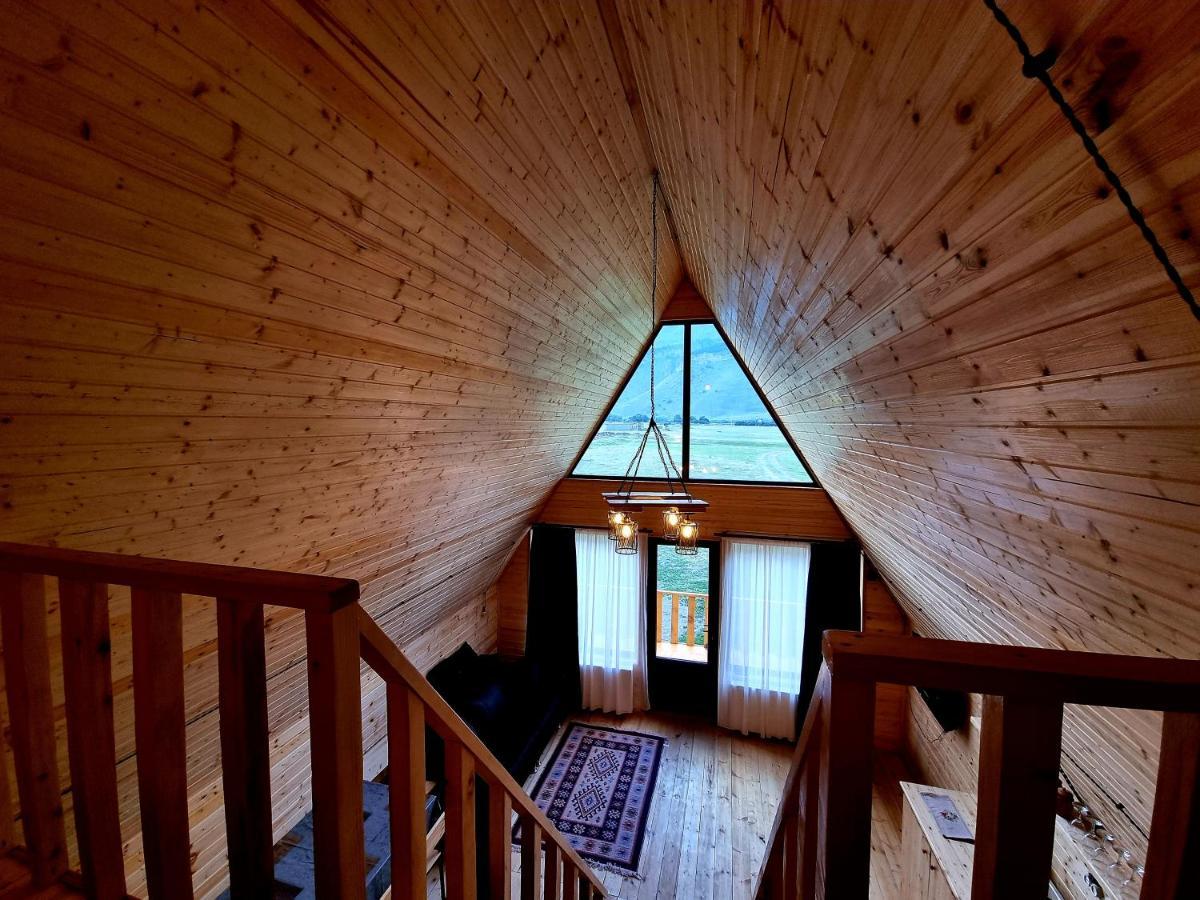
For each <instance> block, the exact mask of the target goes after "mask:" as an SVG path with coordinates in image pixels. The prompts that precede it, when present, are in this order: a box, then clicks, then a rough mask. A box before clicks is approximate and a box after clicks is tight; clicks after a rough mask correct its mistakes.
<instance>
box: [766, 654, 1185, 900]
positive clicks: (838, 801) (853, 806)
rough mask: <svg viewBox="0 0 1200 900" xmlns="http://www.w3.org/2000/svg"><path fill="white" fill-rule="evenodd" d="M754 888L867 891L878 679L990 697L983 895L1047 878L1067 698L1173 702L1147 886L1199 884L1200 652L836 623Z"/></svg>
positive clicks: (1173, 892) (1163, 890) (983, 778)
mask: <svg viewBox="0 0 1200 900" xmlns="http://www.w3.org/2000/svg"><path fill="white" fill-rule="evenodd" d="M822 650H823V656H824V663H823V665H822V667H821V675H820V678H819V680H818V683H817V687H816V689H815V690H814V693H813V697H812V701H811V703H810V705H809V708H808V712H807V714H806V717H805V722H804V727H803V728H802V729H801V732H800V737H799V739H798V741H797V744H796V750H795V753H794V754H793V758H792V765H791V768H790V770H789V772H788V777H787V779H786V781H785V784H784V792H783V798H782V800H781V802H780V805H779V807H778V809H777V810H776V815H775V821H774V823H773V825H772V828H771V834H770V837H769V839H768V842H767V852H766V854H765V856H764V858H763V862H762V866H761V868H760V871H759V877H758V881H757V888H756V891H755V896H756V897H759V898H769V900H775V898H783V900H793V898H805V900H810V898H831V897H837V898H839V900H841V898H845V900H856V898H866V896H867V892H868V886H869V868H870V852H871V849H870V823H871V752H872V744H873V730H874V716H873V715H872V713H871V712H870V711H871V710H873V709H874V700H875V686H876V684H877V683H887V684H901V685H913V686H921V687H940V688H949V689H955V690H961V691H967V692H971V693H981V694H984V695H985V698H984V711H983V723H982V733H981V740H980V747H981V750H980V763H979V788H978V797H979V812H978V817H977V828H976V831H977V833H976V838H975V856H974V859H975V862H974V867H973V872H972V894H971V895H972V898H973V900H991V898H999V897H1026V896H1035V895H1040V894H1038V891H1039V890H1040V891H1044V889H1045V885H1046V882H1047V880H1048V879H1049V872H1050V863H1051V856H1052V851H1053V837H1054V824H1053V816H1054V801H1055V791H1056V789H1057V786H1058V781H1057V771H1058V759H1059V753H1060V747H1061V733H1062V710H1063V705H1064V704H1065V703H1073V704H1082V705H1094V706H1120V707H1127V708H1136V709H1150V710H1162V711H1164V712H1165V715H1164V719H1163V736H1162V747H1161V753H1160V758H1159V773H1158V784H1157V787H1156V791H1155V801H1154V814H1153V819H1152V823H1151V830H1150V848H1149V852H1148V856H1147V861H1146V879H1145V882H1144V885H1143V889H1142V896H1143V897H1148V898H1183V897H1193V896H1200V876H1198V875H1197V874H1196V873H1195V871H1194V870H1193V869H1192V868H1189V861H1190V860H1192V859H1194V858H1195V857H1196V856H1197V854H1200V660H1180V659H1160V658H1137V657H1125V656H1115V655H1110V654H1098V653H1080V652H1072V651H1065V650H1049V649H1045V648H1032V647H1006V646H999V645H994V644H972V643H966V642H961V641H940V640H932V639H923V638H914V637H895V636H890V635H874V634H859V633H855V632H839V631H829V632H826V633H825V635H824V640H823V643H822Z"/></svg>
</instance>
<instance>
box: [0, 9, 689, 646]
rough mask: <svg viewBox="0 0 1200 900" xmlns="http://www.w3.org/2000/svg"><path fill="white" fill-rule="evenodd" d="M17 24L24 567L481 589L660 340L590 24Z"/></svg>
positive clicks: (609, 70)
mask: <svg viewBox="0 0 1200 900" xmlns="http://www.w3.org/2000/svg"><path fill="white" fill-rule="evenodd" d="M516 6H521V4H516ZM3 14H4V16H5V21H6V26H5V28H4V29H3V36H2V37H0V53H2V55H0V65H2V66H3V84H4V94H3V100H4V102H3V110H2V111H3V120H2V121H3V140H2V142H0V153H2V154H3V156H2V158H0V162H2V164H3V170H2V172H3V174H2V175H0V177H2V178H3V192H4V196H5V197H6V203H5V204H4V208H3V210H0V215H2V217H3V219H2V227H3V229H4V234H3V238H2V240H3V245H2V246H3V249H2V258H0V267H2V271H0V285H2V287H0V290H3V292H4V310H3V323H4V329H3V335H2V337H3V339H4V341H5V342H6V344H7V350H6V352H4V353H3V354H2V355H0V366H2V367H3V374H4V378H5V382H6V384H7V385H8V388H7V390H6V392H5V393H6V396H5V397H4V398H3V405H4V411H5V413H7V414H8V417H9V418H6V419H5V424H4V427H3V428H0V442H2V444H3V448H4V458H5V465H4V471H5V474H6V476H7V477H6V478H5V499H6V500H7V501H8V502H7V503H6V504H5V509H4V513H3V522H4V534H5V536H6V537H7V538H10V539H24V540H31V541H58V542H60V543H63V544H67V545H73V546H85V547H95V548H103V549H117V550H127V551H133V552H140V553H151V554H169V555H172V556H176V557H185V558H199V559H207V560H216V561H239V562H242V563H249V564H256V565H264V566H276V567H281V568H291V569H296V568H300V569H313V570H325V569H329V570H331V571H336V572H339V573H347V574H352V575H354V576H355V577H357V578H360V579H362V580H363V581H364V582H365V583H366V584H365V591H366V596H367V597H368V603H369V605H370V606H371V608H372V609H373V611H375V612H376V613H377V614H378V615H381V616H384V617H387V616H390V615H391V614H392V612H393V611H395V610H399V609H400V607H402V606H404V607H407V609H406V610H404V616H403V628H402V629H401V630H400V632H399V633H398V636H399V637H400V638H402V639H406V638H408V637H411V636H412V635H415V634H417V633H419V632H420V630H421V629H422V628H424V627H425V626H427V625H429V624H430V623H431V622H433V621H434V620H436V619H437V617H438V616H439V615H441V614H442V613H443V612H444V611H446V610H447V609H450V608H453V607H454V606H456V605H459V604H461V602H462V601H463V599H464V598H466V597H470V596H472V595H476V594H478V593H480V592H481V591H482V590H484V589H485V588H486V587H487V586H488V585H489V584H490V582H491V580H492V579H493V578H494V577H495V575H496V572H497V565H498V564H499V562H500V561H501V560H502V559H503V557H504V556H505V555H506V554H507V552H508V551H509V549H510V548H511V547H512V545H513V543H514V541H515V539H516V536H517V534H518V533H519V531H520V529H521V527H522V523H523V522H524V521H525V520H526V519H527V518H529V517H530V516H531V515H532V513H533V511H534V510H535V509H536V508H537V506H538V505H539V503H540V501H541V500H542V499H543V498H544V496H546V495H547V493H548V491H549V489H550V488H551V487H552V486H553V484H554V483H555V482H556V481H557V479H558V478H559V477H560V476H561V475H562V473H563V471H564V470H565V469H566V468H567V466H568V464H569V463H570V461H571V459H572V458H573V456H574V455H575V453H576V452H577V450H578V448H579V446H580V444H581V443H582V442H583V439H584V437H585V436H586V434H587V432H588V430H589V429H590V427H591V426H592V424H593V423H594V422H595V420H596V418H597V417H598V415H599V413H600V411H601V410H602V409H603V407H604V405H605V403H606V402H607V401H608V399H609V396H610V393H611V390H612V387H613V385H615V384H616V383H617V382H618V381H619V380H620V379H621V378H622V377H623V375H624V374H625V371H626V369H627V368H628V366H629V365H630V364H631V362H632V360H633V359H634V358H635V356H636V354H637V353H638V351H639V350H640V348H641V346H642V344H643V343H644V341H645V339H646V336H647V334H648V333H649V328H650V324H649V316H650V312H649V300H648V295H649V272H650V266H649V239H650V225H649V202H650V180H649V176H650V172H651V171H652V168H653V165H652V163H651V161H650V159H649V157H648V155H647V151H646V149H645V148H646V143H645V140H644V134H643V135H640V134H639V131H638V129H639V127H644V126H642V125H641V124H640V121H639V120H638V118H637V117H635V116H634V115H633V113H632V111H631V109H630V107H629V105H628V103H627V102H626V98H625V95H624V88H623V85H622V82H621V78H620V74H619V72H618V68H617V65H616V62H615V60H614V57H613V54H612V52H611V50H610V49H609V42H608V35H607V31H606V28H605V25H604V21H603V18H602V16H601V14H600V10H599V9H598V8H597V7H595V6H587V7H581V8H580V9H579V10H578V11H576V12H575V13H574V14H572V16H571V20H570V22H569V23H568V21H567V20H566V19H565V18H564V13H563V11H562V10H561V9H559V8H557V7H556V6H555V5H554V4H546V5H545V6H544V7H538V8H533V7H528V8H524V9H522V10H520V11H518V10H517V9H515V8H507V7H505V6H503V5H501V4H496V3H489V4H482V5H476V4H464V5H461V6H460V7H459V8H455V7H448V6H446V5H445V4H434V3H428V4H407V3H405V4H381V5H370V4H365V3H341V4H334V5H332V6H331V7H330V8H326V7H324V6H322V5H317V4H304V3H289V2H286V0H285V2H280V3H278V4H258V3H230V4H215V5H212V6H205V5H199V4H191V3H186V4H184V3H178V4H171V3H156V2H150V3H132V4H121V3H117V2H107V0H102V2H99V3H96V4H93V5H90V6H89V7H88V8H87V9H86V10H83V9H82V8H81V7H80V6H79V4H76V3H71V2H45V3H39V4H37V6H36V8H35V7H34V6H32V5H26V4H18V3H5V4H4V9H3ZM660 226H661V227H660V231H661V238H662V243H663V248H664V250H663V259H662V266H661V279H660V289H659V290H660V294H659V306H660V308H661V306H662V305H663V304H665V302H666V299H667V298H668V297H669V296H670V293H671V291H672V289H673V287H674V285H675V284H676V283H677V282H678V281H679V279H680V277H681V276H680V273H681V266H680V261H679V258H678V254H677V252H676V251H675V248H674V244H673V242H672V240H671V238H670V234H669V232H668V231H667V229H666V226H665V222H660ZM376 601H379V602H376ZM397 627H399V626H397ZM394 633H396V632H394Z"/></svg>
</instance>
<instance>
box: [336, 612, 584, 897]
mask: <svg viewBox="0 0 1200 900" xmlns="http://www.w3.org/2000/svg"><path fill="white" fill-rule="evenodd" d="M359 618H360V630H361V636H362V638H361V639H362V655H363V659H365V660H366V661H367V663H368V664H369V665H370V666H371V668H372V669H374V670H375V672H376V674H378V675H379V676H380V677H381V678H383V680H384V682H385V683H386V684H387V719H388V768H389V772H390V773H391V775H390V777H389V780H388V787H389V791H390V797H389V800H390V807H391V816H392V831H391V841H392V872H393V881H392V895H393V897H394V898H401V897H422V898H423V897H424V896H425V893H424V892H425V831H424V828H423V827H421V828H420V829H414V828H412V827H409V826H411V824H412V823H416V822H420V823H422V826H423V823H424V801H425V725H426V723H428V724H429V725H430V726H432V728H433V729H434V731H436V732H437V733H438V734H439V735H440V736H441V738H442V740H443V741H444V742H445V748H446V749H445V753H446V798H445V799H446V803H445V805H446V847H445V856H446V889H447V893H448V896H449V897H450V898H451V900H458V898H473V897H474V896H475V885H476V876H477V873H476V868H475V866H476V846H475V834H476V830H475V776H476V775H479V776H481V777H482V778H483V779H484V781H485V782H486V783H487V786H488V810H487V817H488V829H487V834H488V841H489V846H488V852H487V859H488V866H489V872H488V884H489V885H490V888H491V893H492V896H493V897H496V898H508V897H509V896H510V890H511V881H512V871H511V868H510V866H511V861H512V829H513V815H514V813H515V814H516V817H517V820H518V821H519V822H520V825H521V897H522V900H535V898H537V897H540V896H544V897H546V898H547V900H579V898H584V900H593V898H600V897H605V896H607V893H606V891H605V888H604V883H603V882H602V881H600V879H599V878H598V877H597V876H596V875H595V873H594V872H592V870H591V868H590V867H589V866H588V865H587V863H585V862H584V861H583V859H581V858H580V856H579V855H578V854H577V853H576V852H575V850H574V849H573V848H572V847H571V845H570V843H568V842H567V840H566V838H565V837H563V835H562V834H561V833H560V832H559V831H558V829H557V828H556V827H555V826H554V825H553V824H552V823H551V822H550V820H549V819H548V818H546V815H545V813H543V812H542V811H541V810H540V809H538V807H537V806H536V804H535V803H534V802H533V799H532V798H531V797H530V796H529V795H528V794H526V793H525V791H524V790H523V789H522V788H521V785H519V784H518V783H517V782H516V780H515V779H514V778H513V777H512V776H511V775H510V774H509V773H508V771H507V770H506V769H505V768H504V766H503V765H502V764H501V763H500V761H499V760H497V759H496V758H495V756H494V755H493V754H492V752H491V751H490V750H488V749H487V747H485V746H484V745H483V743H482V742H481V741H480V740H479V738H478V737H476V735H475V733H474V732H473V731H471V729H470V728H469V727H468V726H467V725H466V723H464V722H463V721H462V719H460V718H459V716H458V714H457V713H455V712H454V710H453V709H451V707H450V705H449V704H448V703H446V701H445V700H443V699H442V696H441V694H439V693H438V692H437V691H436V690H435V689H434V688H433V686H432V685H431V684H430V683H429V682H428V681H427V680H426V679H425V678H424V677H423V676H422V675H421V673H420V672H419V671H418V670H417V669H416V668H415V667H414V666H413V664H412V663H411V662H409V661H408V659H407V658H406V657H405V656H404V654H403V653H402V652H401V651H400V649H399V648H398V647H397V646H396V645H395V644H394V643H392V641H391V640H390V639H389V638H388V637H387V635H386V634H384V632H383V629H381V628H380V627H379V626H378V625H377V624H376V623H375V621H374V620H373V619H372V618H371V617H370V616H368V615H367V614H366V612H364V611H361V610H360V612H359ZM397 873H398V874H397ZM401 879H406V880H404V881H401Z"/></svg>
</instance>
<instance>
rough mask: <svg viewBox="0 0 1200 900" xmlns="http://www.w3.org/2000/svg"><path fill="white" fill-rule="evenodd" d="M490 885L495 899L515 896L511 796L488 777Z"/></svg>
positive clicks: (500, 899) (493, 899)
mask: <svg viewBox="0 0 1200 900" xmlns="http://www.w3.org/2000/svg"><path fill="white" fill-rule="evenodd" d="M488 886H489V887H490V889H491V894H492V900H508V898H509V897H510V896H512V797H510V796H509V795H508V791H506V790H505V789H504V785H502V784H501V783H500V782H499V781H498V780H496V779H489V780H488Z"/></svg>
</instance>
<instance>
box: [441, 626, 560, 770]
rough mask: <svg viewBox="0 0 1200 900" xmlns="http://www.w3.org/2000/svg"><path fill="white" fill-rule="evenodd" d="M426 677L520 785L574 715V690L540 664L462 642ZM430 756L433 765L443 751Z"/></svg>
mask: <svg viewBox="0 0 1200 900" xmlns="http://www.w3.org/2000/svg"><path fill="white" fill-rule="evenodd" d="M428 677H429V681H430V683H431V684H432V685H433V686H434V687H435V688H437V690H438V693H440V694H441V695H442V696H443V697H445V698H446V702H447V703H449V704H450V706H452V707H453V708H454V711H455V712H457V713H458V714H459V715H460V716H462V718H463V720H464V721H465V722H466V723H467V724H468V725H470V726H471V730H472V731H474V732H475V734H477V735H478V736H479V739H480V740H482V741H483V743H484V744H485V745H486V746H487V748H488V749H489V750H491V751H492V752H493V753H494V754H496V758H497V759H499V760H500V762H501V763H502V764H503V765H504V767H505V768H506V769H508V771H509V773H511V774H512V776H513V777H514V778H515V779H516V780H517V781H518V782H521V783H524V781H525V779H526V778H527V777H529V774H530V773H531V772H532V771H533V769H534V767H535V766H536V765H537V761H538V757H539V756H540V755H541V752H542V750H543V749H544V748H545V746H546V744H547V742H549V740H550V738H551V737H552V736H553V735H554V732H555V731H556V730H557V728H558V726H559V725H560V724H561V723H562V721H563V719H564V718H565V717H566V716H567V715H568V714H569V713H571V712H573V709H572V708H571V707H572V705H573V702H574V701H573V696H574V692H573V691H572V687H573V686H572V685H570V684H564V683H563V679H562V678H557V677H550V676H549V675H548V674H547V669H546V667H545V666H544V665H543V664H542V663H541V662H539V661H537V660H533V659H530V658H528V657H520V658H516V659H505V658H501V657H499V656H497V655H496V654H486V655H483V656H480V655H479V654H477V653H476V652H475V651H474V650H473V649H472V648H471V646H470V645H469V644H466V643H464V644H463V645H462V646H461V647H459V648H458V649H457V650H455V651H454V652H453V653H452V654H450V656H448V657H446V658H445V659H443V660H442V661H441V662H440V663H438V664H437V665H436V666H434V667H433V668H432V669H430V670H429V676H428ZM428 756H429V759H430V761H431V762H432V761H433V760H434V759H435V758H436V759H437V760H439V761H440V758H441V747H440V746H438V747H436V748H432V747H431V748H430V753H429V754H428ZM435 774H437V775H439V776H440V774H441V773H440V772H438V773H435ZM434 780H438V781H440V778H435V779H434Z"/></svg>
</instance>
